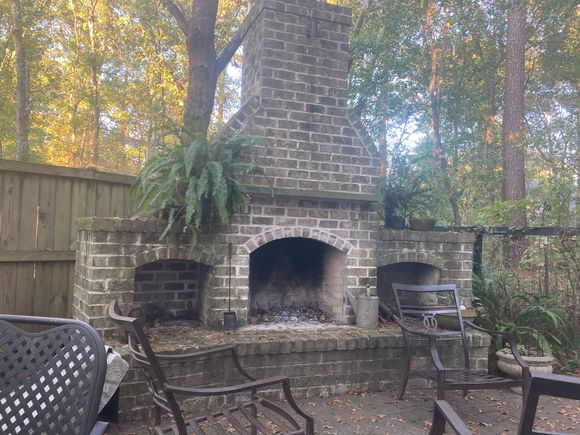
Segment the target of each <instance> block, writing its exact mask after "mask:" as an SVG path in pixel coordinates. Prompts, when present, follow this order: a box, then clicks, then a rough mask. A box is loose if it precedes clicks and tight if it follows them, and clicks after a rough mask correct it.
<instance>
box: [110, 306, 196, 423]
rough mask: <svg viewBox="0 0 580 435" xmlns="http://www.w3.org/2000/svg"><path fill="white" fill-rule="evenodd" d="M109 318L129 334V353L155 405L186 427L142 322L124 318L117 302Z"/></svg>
mask: <svg viewBox="0 0 580 435" xmlns="http://www.w3.org/2000/svg"><path fill="white" fill-rule="evenodd" d="M109 317H110V318H111V320H112V321H113V323H115V325H117V327H118V328H119V329H121V330H122V331H123V332H125V333H126V334H127V339H128V344H129V351H130V352H131V356H132V357H133V359H134V360H135V362H136V363H137V364H138V365H139V366H140V367H141V368H143V371H144V372H145V377H146V380H147V389H148V390H149V393H150V394H151V396H152V398H153V401H154V402H155V404H156V405H157V406H159V407H160V408H162V409H164V410H165V411H167V412H170V413H171V414H172V415H173V417H174V418H175V424H176V425H177V427H185V421H184V419H183V415H182V413H181V408H180V406H179V404H178V402H177V399H176V398H175V395H174V394H173V393H172V392H170V391H166V390H165V389H164V388H163V385H165V384H167V378H166V376H165V373H164V372H163V369H162V368H161V364H160V362H159V360H158V358H157V356H156V355H155V352H153V349H152V348H151V345H150V344H149V340H148V339H147V336H146V335H145V331H144V329H143V323H142V322H141V320H140V319H139V318H135V317H126V316H123V315H122V313H121V310H120V308H119V305H118V304H117V302H116V301H115V302H114V303H112V304H111V305H110V307H109Z"/></svg>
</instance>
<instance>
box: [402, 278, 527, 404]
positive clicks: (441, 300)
mask: <svg viewBox="0 0 580 435" xmlns="http://www.w3.org/2000/svg"><path fill="white" fill-rule="evenodd" d="M393 293H394V296H395V302H396V304H397V313H398V315H397V314H393V320H394V321H395V322H396V323H397V324H398V325H399V326H400V327H401V330H402V332H403V340H404V342H405V347H406V360H407V361H406V363H407V364H406V367H405V378H404V380H403V385H402V387H401V391H400V393H399V399H402V398H403V395H404V394H405V390H406V388H407V383H408V381H409V376H410V373H411V359H412V352H411V342H412V341H416V340H419V341H423V342H425V341H426V342H428V345H429V352H430V355H431V359H432V361H433V364H434V365H435V371H436V382H437V399H439V400H443V399H445V392H446V391H449V390H463V391H464V394H465V393H466V392H467V390H481V389H498V388H509V387H515V386H521V387H523V388H524V390H525V388H526V382H525V381H526V380H527V379H528V378H529V376H530V371H529V368H528V365H527V363H526V362H525V361H524V360H523V358H522V357H521V355H520V353H519V352H518V350H517V347H516V337H515V336H514V335H513V334H510V333H503V332H497V331H491V330H488V329H484V328H480V327H479V326H477V325H474V324H473V323H471V322H468V321H466V320H463V318H462V316H461V308H460V300H459V296H458V294H457V288H456V287H455V285H454V284H445V285H409V284H393ZM445 314H454V315H455V316H456V317H457V319H458V328H459V329H458V330H457V331H452V330H446V329H442V328H440V327H439V325H438V321H437V315H445ZM466 326H467V327H469V328H472V329H475V330H477V331H482V332H486V333H489V334H499V335H502V334H503V335H505V334H507V335H508V336H509V345H510V349H511V351H512V353H513V355H514V357H515V359H516V361H517V362H518V364H519V365H520V366H521V367H522V377H521V378H520V379H510V378H504V377H499V376H494V375H490V374H487V371H482V370H479V371H478V370H471V369H470V364H469V346H468V341H467V336H466V333H465V327H466ZM447 340H456V341H461V347H462V349H463V364H464V366H463V367H461V368H449V367H445V365H444V364H443V361H442V358H441V356H440V353H439V349H438V344H440V343H441V342H443V341H447Z"/></svg>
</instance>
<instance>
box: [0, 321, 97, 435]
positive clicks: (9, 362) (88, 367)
mask: <svg viewBox="0 0 580 435" xmlns="http://www.w3.org/2000/svg"><path fill="white" fill-rule="evenodd" d="M17 324H28V325H39V326H40V327H42V329H43V330H42V331H41V332H27V331H25V330H23V329H21V328H20V327H19V326H17ZM46 327H48V329H45V328H46ZM35 329H39V328H38V327H36V326H35ZM106 369H107V359H106V355H105V346H104V345H103V342H102V341H101V338H100V337H99V335H98V334H97V332H96V331H95V330H94V329H93V328H92V327H90V326H89V325H87V324H86V323H83V322H80V321H78V320H71V319H58V318H49V317H30V316H16V315H7V314H6V315H0V433H5V434H17V433H26V434H66V435H68V434H75V435H86V434H89V433H90V434H91V435H97V434H103V433H104V432H105V430H106V428H107V423H103V422H99V421H97V414H98V408H99V403H100V399H101V392H102V389H103V383H104V382H105V372H106Z"/></svg>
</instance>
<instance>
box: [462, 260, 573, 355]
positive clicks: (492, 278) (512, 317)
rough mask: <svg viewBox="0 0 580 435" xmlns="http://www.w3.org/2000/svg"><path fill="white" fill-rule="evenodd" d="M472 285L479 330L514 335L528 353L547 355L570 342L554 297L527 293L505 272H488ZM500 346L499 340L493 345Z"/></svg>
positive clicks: (568, 330)
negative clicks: (535, 349) (483, 329)
mask: <svg viewBox="0 0 580 435" xmlns="http://www.w3.org/2000/svg"><path fill="white" fill-rule="evenodd" d="M473 284H474V285H473V294H474V296H475V300H474V304H473V305H474V306H475V307H476V308H478V318H477V321H478V322H479V323H480V324H481V325H482V326H484V327H486V328H489V329H493V330H496V331H506V332H508V331H510V332H514V333H516V334H517V336H518V340H519V342H520V343H522V344H524V345H525V346H526V347H527V348H528V349H530V348H537V349H538V350H539V351H540V352H542V353H544V354H547V355H553V354H554V353H555V352H557V351H558V350H559V349H562V348H563V347H564V346H566V345H569V344H570V343H571V342H572V334H571V327H570V324H569V323H568V322H567V320H566V318H565V316H564V314H563V312H562V310H561V309H560V306H561V304H560V301H559V300H558V298H557V297H555V296H551V295H544V294H541V293H539V292H533V291H526V290H525V289H524V288H522V283H521V282H520V280H519V279H518V278H517V277H516V276H515V275H513V274H507V273H505V272H501V273H500V272H493V271H490V270H487V271H486V272H485V273H484V275H483V277H477V278H476V279H475V280H474V283H473ZM503 344H504V343H502V342H501V338H498V340H497V341H496V342H495V346H496V348H501V347H502V346H503Z"/></svg>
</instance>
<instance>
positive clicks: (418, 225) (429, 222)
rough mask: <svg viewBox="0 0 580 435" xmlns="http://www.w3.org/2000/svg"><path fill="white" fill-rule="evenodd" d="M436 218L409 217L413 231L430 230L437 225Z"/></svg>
mask: <svg viewBox="0 0 580 435" xmlns="http://www.w3.org/2000/svg"><path fill="white" fill-rule="evenodd" d="M436 222H437V221H436V220H435V219H416V218H411V219H409V226H410V227H411V229H412V230H413V231H430V230H432V229H433V227H434V226H435V223H436Z"/></svg>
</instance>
